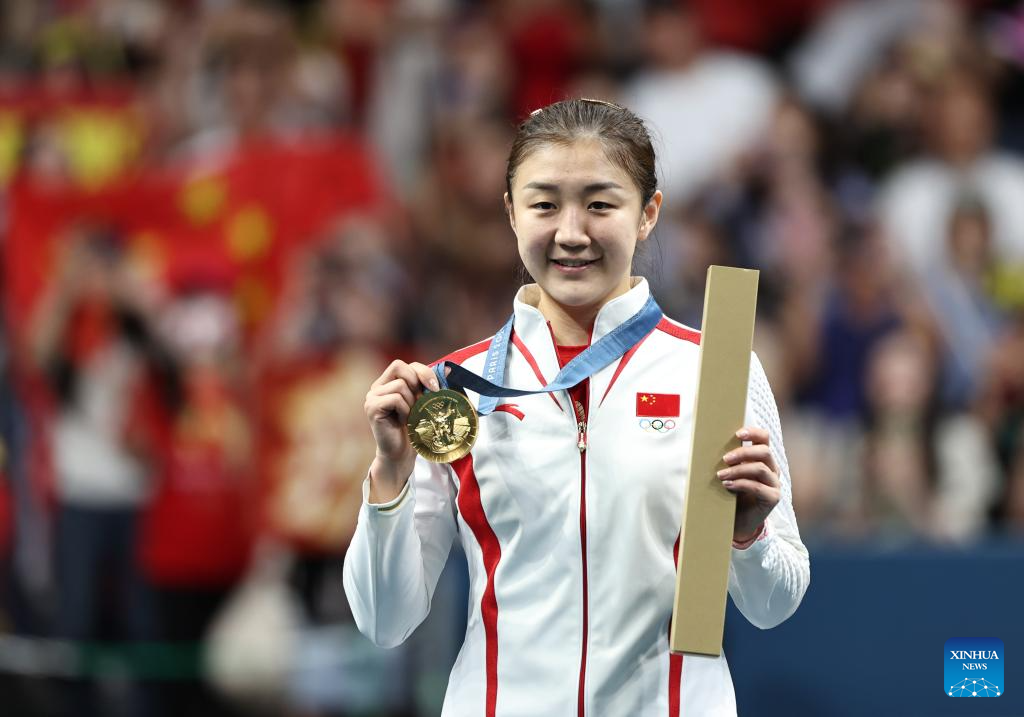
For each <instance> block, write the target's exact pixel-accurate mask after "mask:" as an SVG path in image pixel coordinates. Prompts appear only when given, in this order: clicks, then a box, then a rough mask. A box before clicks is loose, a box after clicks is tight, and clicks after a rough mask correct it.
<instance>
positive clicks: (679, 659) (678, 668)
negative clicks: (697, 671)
mask: <svg viewBox="0 0 1024 717" xmlns="http://www.w3.org/2000/svg"><path fill="white" fill-rule="evenodd" d="M672 562H673V563H674V564H675V566H676V570H677V571H678V569H679V538H678V537H677V538H676V544H675V546H674V547H673V548H672ZM671 625H672V622H671V618H669V626H670V629H671ZM682 678H683V656H682V655H679V654H676V653H674V652H670V653H669V655H668V715H669V717H679V685H680V683H681V682H682Z"/></svg>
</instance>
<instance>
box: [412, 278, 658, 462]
mask: <svg viewBox="0 0 1024 717" xmlns="http://www.w3.org/2000/svg"><path fill="white" fill-rule="evenodd" d="M662 316H663V314H662V311H661V307H659V306H658V303H657V302H656V301H655V300H654V297H651V298H649V299H648V300H647V303H646V304H644V306H643V308H641V309H640V311H638V312H637V313H636V314H634V315H633V316H631V317H630V318H629V319H627V320H626V321H625V322H623V323H622V324H621V325H620V326H619V327H618V328H616V329H615V330H614V331H612V332H611V333H610V334H608V335H607V336H604V337H602V338H601V339H600V340H598V342H597V343H595V344H594V345H593V346H591V347H590V348H588V349H586V350H585V351H584V352H583V353H581V354H580V355H579V356H577V357H576V358H574V359H573V360H572V361H570V362H569V363H568V364H566V365H565V367H564V368H563V369H562V370H561V371H559V372H558V375H557V376H555V378H554V380H553V381H552V382H551V383H549V384H548V385H547V386H545V387H544V388H541V389H537V390H534V391H522V390H519V389H515V388H505V387H504V386H503V385H502V384H503V383H504V381H505V364H506V362H507V360H508V345H509V338H510V337H511V335H512V321H513V318H512V317H509V320H508V321H506V322H505V325H504V326H502V327H501V330H500V331H498V333H496V334H495V335H494V338H493V339H491V345H490V346H489V347H488V349H487V361H486V363H485V364H484V368H485V371H484V375H483V376H478V375H476V374H475V373H473V372H472V371H469V370H467V369H465V368H463V367H462V366H460V365H459V364H457V363H452V362H451V361H443V362H441V363H439V364H437V365H436V366H434V375H435V376H437V381H438V384H439V385H440V387H441V388H440V390H438V391H426V392H424V394H423V395H422V396H420V398H419V400H417V401H416V403H415V404H414V405H413V407H412V410H411V411H410V412H409V420H408V422H407V423H406V431H407V433H408V434H409V441H410V442H411V443H412V447H413V448H414V449H415V451H416V452H417V453H418V454H419V455H421V456H422V457H423V458H425V459H427V460H428V461H431V462H432V463H451V462H452V461H457V460H458V459H460V458H462V457H463V456H465V455H466V454H467V453H469V452H470V451H471V450H472V449H473V443H474V442H475V441H476V435H477V430H478V427H479V416H486V415H487V414H489V413H491V412H492V411H493V410H494V408H495V407H496V406H497V405H498V399H499V398H508V397H512V396H532V395H534V394H537V393H551V392H553V391H562V390H565V389H567V388H572V387H573V386H575V385H576V384H578V383H579V382H580V381H583V380H584V379H586V378H588V377H590V376H591V375H593V374H594V373H596V372H598V371H600V370H601V369H602V368H604V367H605V366H608V365H609V364H611V363H612V362H613V361H616V360H618V359H619V358H621V357H622V356H623V354H625V353H626V352H627V351H629V349H631V348H632V347H633V346H635V345H636V344H637V343H639V341H640V340H641V339H642V338H643V337H644V336H646V335H647V334H649V333H650V332H651V331H653V330H654V327H655V326H657V325H658V322H659V321H661V317H662ZM453 388H461V389H469V390H471V391H475V392H476V393H478V394H479V395H480V402H479V404H478V406H477V408H476V409H474V408H473V404H472V403H470V401H469V399H468V398H466V395H465V394H464V393H462V392H460V391H458V390H453Z"/></svg>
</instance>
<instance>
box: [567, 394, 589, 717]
mask: <svg viewBox="0 0 1024 717" xmlns="http://www.w3.org/2000/svg"><path fill="white" fill-rule="evenodd" d="M587 388H588V390H589V386H588V387H587ZM569 400H570V401H571V402H572V404H573V406H574V408H575V409H576V438H577V440H576V447H577V448H579V451H580V553H581V559H582V562H583V647H582V654H581V655H580V682H579V694H578V697H577V717H584V716H585V715H586V709H585V704H586V681H587V646H588V642H589V638H590V614H589V612H590V607H589V588H588V580H587V577H588V576H587V454H586V450H587V414H586V411H584V409H583V404H582V403H580V402H579V401H576V400H574V399H573V398H572V397H571V396H570V397H569Z"/></svg>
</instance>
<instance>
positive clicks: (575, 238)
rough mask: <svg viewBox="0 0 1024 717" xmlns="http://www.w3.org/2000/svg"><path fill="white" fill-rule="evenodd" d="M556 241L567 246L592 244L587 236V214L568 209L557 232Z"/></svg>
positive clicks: (560, 221) (564, 212)
mask: <svg viewBox="0 0 1024 717" xmlns="http://www.w3.org/2000/svg"><path fill="white" fill-rule="evenodd" d="M555 241H556V242H558V243H559V244H564V245H566V246H582V245H586V244H589V243H590V237H589V236H588V235H587V226H586V214H585V213H584V212H581V211H580V210H578V209H573V208H571V207H570V208H566V209H565V210H564V211H563V212H562V216H561V217H560V219H559V222H558V229H557V230H556V231H555Z"/></svg>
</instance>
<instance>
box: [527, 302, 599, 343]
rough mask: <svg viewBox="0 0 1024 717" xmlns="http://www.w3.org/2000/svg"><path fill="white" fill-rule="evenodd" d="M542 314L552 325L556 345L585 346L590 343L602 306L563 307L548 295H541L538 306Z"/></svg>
mask: <svg viewBox="0 0 1024 717" xmlns="http://www.w3.org/2000/svg"><path fill="white" fill-rule="evenodd" d="M537 308H538V309H539V310H540V313H542V314H544V318H545V319H547V320H548V322H550V324H551V333H552V334H554V337H555V344H557V345H558V346H585V345H587V344H589V343H590V335H591V333H592V332H593V328H594V320H595V319H596V318H597V312H598V311H600V309H601V307H600V306H587V307H577V306H561V305H560V304H558V302H556V301H553V300H551V298H549V297H548V296H547V294H541V298H540V302H539V303H538V305H537Z"/></svg>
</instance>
